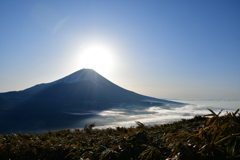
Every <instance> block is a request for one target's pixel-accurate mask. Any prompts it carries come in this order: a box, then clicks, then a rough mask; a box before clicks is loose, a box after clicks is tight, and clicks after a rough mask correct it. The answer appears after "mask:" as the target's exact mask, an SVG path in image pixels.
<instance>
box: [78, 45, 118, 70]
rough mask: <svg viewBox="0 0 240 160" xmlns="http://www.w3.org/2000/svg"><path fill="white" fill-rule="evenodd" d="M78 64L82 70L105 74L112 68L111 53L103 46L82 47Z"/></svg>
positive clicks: (108, 48)
mask: <svg viewBox="0 0 240 160" xmlns="http://www.w3.org/2000/svg"><path fill="white" fill-rule="evenodd" d="M80 62H81V63H80V64H81V66H82V67H83V68H91V69H94V70H95V71H97V72H99V73H106V72H109V71H110V70H111V69H112V68H113V51H112V50H111V49H110V47H108V46H106V45H105V44H100V43H94V44H89V45H84V46H83V47H82V50H81V54H80Z"/></svg>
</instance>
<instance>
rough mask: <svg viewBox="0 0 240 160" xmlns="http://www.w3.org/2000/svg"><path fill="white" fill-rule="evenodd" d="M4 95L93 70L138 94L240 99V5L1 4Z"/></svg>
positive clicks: (0, 65) (0, 52) (92, 0)
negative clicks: (82, 70) (84, 69)
mask: <svg viewBox="0 0 240 160" xmlns="http://www.w3.org/2000/svg"><path fill="white" fill-rule="evenodd" d="M0 6H1V7H0V8H1V9H0V21H1V24H2V25H0V35H1V36H0V84H1V85H0V92H7V91H17V90H23V89H26V88H29V87H32V86H34V85H36V84H40V83H48V82H52V81H55V80H57V79H60V78H63V77H65V76H67V75H69V74H71V73H73V72H75V71H77V70H80V69H82V68H92V69H94V70H95V71H97V72H98V73H99V74H101V75H102V76H104V77H105V78H107V79H108V80H110V81H111V82H113V83H115V84H117V85H119V86H121V87H123V88H125V89H128V90H131V91H134V92H137V93H140V94H143V95H147V96H152V97H156V98H168V99H173V98H177V99H212V98H213V99H218V98H223V99H239V96H240V83H239V82H240V63H239V60H240V30H239V28H240V17H239V15H240V10H239V6H240V1H237V0H232V1H221V0H220V1H218V0H214V1H207V0H203V1H190V0H189V1H186V0H184V1H151V2H149V1H148V2H147V1H138V2H137V1H106V0H103V1H95V0H90V1H76V0H71V1H61V2H58V1H46V0H44V1H27V0H23V1H21V2H20V1H0Z"/></svg>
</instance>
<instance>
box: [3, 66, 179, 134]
mask: <svg viewBox="0 0 240 160" xmlns="http://www.w3.org/2000/svg"><path fill="white" fill-rule="evenodd" d="M166 104H173V105H178V104H180V103H177V102H173V101H167V100H162V99H157V98H152V97H148V96H144V95H140V94H137V93H134V92H132V91H129V90H126V89H124V88H121V87H119V86H118V85H116V84H114V83H112V82H110V81H109V80H107V79H106V78H104V77H103V76H101V75H100V74H98V73H97V72H95V71H94V70H92V69H81V70H79V71H77V72H74V73H72V74H70V75H68V76H66V77H64V78H61V79H59V80H56V81H53V82H51V83H43V84H38V85H36V86H33V87H30V88H28V89H25V90H22V91H11V92H6V93H0V132H2V133H8V132H19V131H20V132H27V131H32V132H35V131H41V130H47V129H57V128H69V127H73V126H72V125H73V124H74V123H75V122H80V121H81V120H82V119H84V118H90V117H91V116H94V115H91V114H86V113H92V112H93V111H95V112H98V111H103V110H107V109H111V108H128V107H133V106H134V107H139V108H141V107H151V106H164V105H165V106H166ZM71 113H79V114H81V113H82V115H84V114H85V116H76V115H74V114H71ZM83 113H84V114H83Z"/></svg>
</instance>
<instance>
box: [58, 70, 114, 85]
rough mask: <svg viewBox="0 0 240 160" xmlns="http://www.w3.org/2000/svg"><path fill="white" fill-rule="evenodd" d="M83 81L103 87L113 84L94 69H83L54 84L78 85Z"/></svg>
mask: <svg viewBox="0 0 240 160" xmlns="http://www.w3.org/2000/svg"><path fill="white" fill-rule="evenodd" d="M81 81H91V82H92V83H95V84H96V85H98V86H102V84H107V85H110V84H112V82H110V81H109V80H107V79H106V78H104V77H103V76H101V75H100V74H98V73H97V72H96V71H94V70H93V69H86V68H84V69H81V70H79V71H76V72H74V73H72V74H70V75H68V76H66V77H63V78H61V79H59V80H57V81H54V82H53V83H68V84H69V83H78V82H81Z"/></svg>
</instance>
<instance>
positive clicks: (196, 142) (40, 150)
mask: <svg viewBox="0 0 240 160" xmlns="http://www.w3.org/2000/svg"><path fill="white" fill-rule="evenodd" d="M209 111H210V114H208V115H206V116H195V117H194V118H193V119H189V120H186V119H182V120H181V121H178V122H174V123H169V124H164V125H155V126H145V125H144V124H142V123H141V122H136V123H137V127H130V128H124V127H117V128H116V129H113V128H108V129H104V130H103V129H94V126H95V125H94V124H90V125H86V126H85V127H84V128H83V129H75V130H73V131H71V130H70V129H66V130H59V131H48V132H46V133H43V134H32V133H28V134H22V133H18V134H9V135H8V134H2V135H0V159H3V160H5V159H6V160H8V159H11V160H15V159H18V160H23V159H41V160H42V159H44V160H48V159H49V160H50V159H51V160H54V159H56V160H57V159H78V160H79V159H93V160H95V159H96V160H97V159H102V160H103V159H104V160H105V159H117V160H121V159H122V160H127V159H144V160H145V159H149V160H150V159H161V160H166V159H168V160H170V159H183V160H192V159H195V160H208V159H231V160H233V159H239V158H240V114H239V113H238V111H239V110H237V111H236V112H233V113H227V114H225V115H223V116H220V113H215V112H213V111H212V110H210V109H209Z"/></svg>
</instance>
